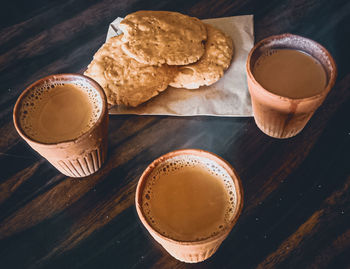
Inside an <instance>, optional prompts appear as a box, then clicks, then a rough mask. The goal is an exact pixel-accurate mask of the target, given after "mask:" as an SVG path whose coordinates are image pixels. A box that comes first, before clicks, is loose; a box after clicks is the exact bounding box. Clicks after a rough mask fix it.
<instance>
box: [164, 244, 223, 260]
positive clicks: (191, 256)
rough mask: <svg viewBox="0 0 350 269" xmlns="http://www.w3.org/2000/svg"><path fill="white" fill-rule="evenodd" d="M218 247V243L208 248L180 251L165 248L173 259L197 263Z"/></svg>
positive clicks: (209, 255)
mask: <svg viewBox="0 0 350 269" xmlns="http://www.w3.org/2000/svg"><path fill="white" fill-rule="evenodd" d="M218 248H219V245H217V246H215V247H212V248H208V249H200V250H196V251H192V252H190V251H188V252H181V251H174V250H168V249H166V250H167V251H168V252H169V253H170V255H171V256H173V257H174V258H175V259H177V260H179V261H182V262H186V263H197V262H202V261H204V260H206V259H208V258H210V257H211V256H212V255H213V254H214V253H215V252H216V250H217V249H218Z"/></svg>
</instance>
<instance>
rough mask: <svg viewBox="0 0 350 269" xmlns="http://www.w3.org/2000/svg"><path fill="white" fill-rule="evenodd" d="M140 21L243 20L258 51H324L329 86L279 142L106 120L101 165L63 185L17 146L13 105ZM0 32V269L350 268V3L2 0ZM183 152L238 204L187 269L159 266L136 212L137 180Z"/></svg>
mask: <svg viewBox="0 0 350 269" xmlns="http://www.w3.org/2000/svg"><path fill="white" fill-rule="evenodd" d="M139 9H158V10H173V11H179V12H182V13H185V14H188V15H191V16H196V17H199V18H201V19H204V18H215V17H224V16H234V15H243V14H254V26H255V40H256V41H259V40H261V39H262V38H264V37H267V36H269V35H273V34H279V33H284V32H290V33H294V34H299V35H303V36H306V37H309V38H311V39H314V40H316V41H318V42H320V43H321V44H322V45H324V46H325V47H326V48H327V49H328V50H329V51H330V52H331V54H332V55H333V56H334V58H335V61H336V63H337V65H338V79H337V82H336V85H335V87H334V88H333V90H332V91H331V92H330V94H329V95H328V97H327V99H326V101H325V103H324V104H323V105H322V106H321V107H320V108H319V109H318V111H317V112H316V114H315V115H314V116H313V118H312V119H311V121H310V122H309V124H308V125H307V126H306V127H305V129H304V130H303V131H302V133H300V134H299V135H297V136H296V137H294V138H291V139H287V140H278V139H273V138H270V137H268V136H266V135H264V134H263V133H262V132H261V131H260V130H259V129H258V128H257V127H256V125H255V123H254V120H253V118H221V117H165V116H115V115H114V116H110V128H109V155H108V160H107V163H106V164H105V165H104V166H103V168H102V170H100V171H99V172H98V173H96V174H94V175H92V176H90V177H88V178H84V179H72V178H67V177H65V176H63V175H62V174H60V173H59V172H57V171H56V170H55V169H54V168H53V167H52V166H51V165H50V164H49V163H48V162H47V161H46V160H44V159H43V158H42V157H40V156H39V155H38V154H36V153H35V152H34V151H33V150H32V149H31V148H29V146H28V145H27V144H26V143H25V142H24V141H23V140H22V139H20V137H19V135H18V134H17V133H16V131H15V129H14V126H13V122H12V109H13V106H14V103H15V101H16V99H17V97H18V96H19V94H20V93H21V92H22V90H23V89H24V88H25V87H26V86H28V85H29V84H30V83H32V82H34V81H35V80H37V79H39V78H41V77H43V76H46V75H49V74H53V73H62V72H76V73H82V71H83V70H84V69H85V68H86V66H87V64H88V63H89V62H90V60H91V57H92V55H93V54H94V52H95V51H96V50H97V49H98V48H99V47H100V46H101V44H102V43H103V42H104V39H105V35H106V31H107V28H108V24H109V23H110V22H111V21H112V20H113V19H114V18H116V17H117V16H125V15H126V14H128V13H130V12H133V11H136V10H139ZM0 20H1V29H0V36H1V40H0V72H1V73H0V74H1V75H0V82H1V84H0V85H1V98H0V267H1V268H150V267H151V268H185V267H191V268H192V267H194V268H197V267H198V268H255V267H258V268H348V267H349V266H350V256H349V254H350V253H349V250H350V225H349V223H350V195H349V194H350V192H349V190H350V171H349V167H350V156H349V152H350V147H349V144H350V143H349V140H350V128H349V127H350V124H349V123H350V120H349V116H350V102H349V95H350V90H349V85H350V65H349V60H350V42H349V36H350V30H349V29H350V28H349V26H350V2H349V1H345V0H344V1H326V0H322V1H306V0H305V1H303V0H296V1H280V0H272V1H261V0H249V1H243V0H237V1H226V0H202V1H190V0H186V1H185V0H181V1H176V2H175V1H160V0H159V1H157V0H153V1H139V0H134V1H127V0H123V1H115V0H104V1H92V0H90V1H84V0H72V1H66V2H65V3H63V1H59V0H54V1H44V0H35V1H21V0H12V1H10V0H7V1H6V3H3V4H2V10H1V16H0ZM180 148H201V149H205V150H208V151H211V152H214V153H216V154H218V155H220V156H221V157H223V158H224V159H226V160H227V161H228V162H230V163H231V164H232V165H233V166H234V167H235V168H236V170H237V171H238V173H239V175H240V177H241V178H242V182H243V187H244V194H245V200H244V209H243V212H242V215H241V217H240V218H239V220H238V223H237V225H236V226H235V227H234V229H233V230H232V232H231V233H230V235H229V237H228V238H227V240H225V241H224V243H223V244H222V245H221V247H220V248H219V250H218V251H217V253H216V254H215V255H214V256H213V257H212V258H210V259H209V260H207V261H205V262H203V263H200V264H195V265H187V264H185V263H181V262H179V261H177V260H175V259H174V258H172V257H171V256H170V255H168V254H167V253H166V251H165V250H163V249H162V248H161V247H160V246H159V245H158V244H157V243H156V242H155V241H154V240H153V239H152V238H151V237H150V236H149V235H148V234H147V232H146V231H145V230H144V229H143V228H142V226H141V224H140V222H139V220H138V217H137V215H136V210H135V207H134V193H135V188H136V184H137V181H138V178H139V176H140V175H141V173H142V171H143V170H144V169H145V167H146V166H147V165H148V164H149V163H150V162H151V161H152V160H153V159H155V158H157V157H158V156H160V155H162V154H164V153H166V152H169V151H172V150H175V149H180Z"/></svg>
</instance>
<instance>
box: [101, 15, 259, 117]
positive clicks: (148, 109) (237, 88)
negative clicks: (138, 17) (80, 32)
mask: <svg viewBox="0 0 350 269" xmlns="http://www.w3.org/2000/svg"><path fill="white" fill-rule="evenodd" d="M122 20H123V19H122V18H117V19H116V20H114V21H113V22H112V23H111V24H110V26H109V29H108V33H107V38H106V40H108V39H109V38H110V37H112V36H116V35H119V34H121V33H122V32H121V31H120V29H119V28H118V25H119V23H120V22H121V21H122ZM203 22H205V23H208V24H211V25H213V26H215V27H217V28H219V29H221V30H222V31H223V32H225V33H226V34H227V35H229V36H230V37H231V38H232V40H233V44H234V55H233V59H232V63H231V66H230V67H229V69H228V70H226V72H225V74H224V76H223V77H222V78H221V79H220V80H219V81H218V82H216V83H214V84H213V85H211V86H202V87H200V88H199V89H196V90H187V89H176V88H172V87H169V88H168V89H167V90H165V91H164V92H162V93H160V94H159V95H158V96H156V97H154V98H152V99H151V100H149V101H148V102H146V103H144V104H142V105H140V106H138V107H136V108H128V107H124V106H113V107H111V108H110V110H109V113H110V114H140V115H171V116H196V115H210V116H229V117H247V116H252V115H253V114H252V108H251V103H250V97H249V93H248V86H247V81H246V71H245V64H246V59H247V56H248V53H249V51H250V50H251V48H252V47H253V44H254V29H253V15H245V16H235V17H226V18H217V19H207V20H203Z"/></svg>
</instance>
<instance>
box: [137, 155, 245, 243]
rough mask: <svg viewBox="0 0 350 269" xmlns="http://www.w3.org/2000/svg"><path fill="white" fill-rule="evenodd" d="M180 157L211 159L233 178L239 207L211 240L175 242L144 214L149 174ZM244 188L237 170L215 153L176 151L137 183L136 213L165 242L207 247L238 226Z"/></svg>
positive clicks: (164, 157) (152, 167)
mask: <svg viewBox="0 0 350 269" xmlns="http://www.w3.org/2000/svg"><path fill="white" fill-rule="evenodd" d="M178 155H194V156H200V157H207V158H210V160H213V161H215V162H216V163H217V164H218V165H220V166H221V167H222V168H224V169H225V170H226V171H227V172H228V173H229V175H230V176H231V177H232V181H233V184H234V186H235V190H236V195H237V206H236V209H235V212H234V216H233V218H232V220H231V222H230V223H229V224H228V225H227V226H226V227H225V228H224V229H223V230H222V231H220V232H219V233H218V234H216V235H214V236H211V237H209V238H206V239H203V240H196V241H181V240H175V239H172V238H169V237H166V236H164V235H162V234H161V233H159V232H158V231H157V230H155V229H154V228H153V227H152V226H151V225H150V224H149V223H148V221H147V219H146V217H145V216H144V214H143V210H142V206H141V201H142V198H141V197H142V190H143V188H144V184H145V183H146V182H147V177H148V176H149V174H150V173H151V172H152V171H153V169H154V168H155V167H157V165H159V164H160V163H162V162H163V161H165V160H167V159H170V158H172V157H175V156H178ZM243 200H244V199H243V187H242V182H241V179H240V178H239V176H238V174H237V172H236V170H235V169H234V168H233V167H232V166H231V164H229V163H228V162H227V161H226V160H224V159H223V158H221V157H220V156H218V155H216V154H215V153H212V152H209V151H206V150H202V149H179V150H174V151H171V152H168V153H166V154H164V155H162V156H160V157H158V158H157V159H155V160H154V161H153V162H152V163H150V164H149V165H148V166H147V168H146V169H145V170H144V172H143V173H142V175H141V176H140V179H139V181H138V183H137V188H136V193H135V205H136V211H137V214H138V216H139V218H140V220H141V222H142V224H143V225H144V226H145V227H146V229H147V230H148V231H151V232H152V233H154V234H156V235H157V236H158V237H159V238H161V239H163V240H164V241H167V242H169V243H172V244H177V245H182V246H193V245H205V244H207V243H211V242H213V241H216V240H219V239H221V238H224V237H226V236H227V235H228V234H229V233H230V231H231V230H232V228H233V226H234V225H235V224H236V222H237V220H238V218H239V216H240V214H241V213H242V209H243Z"/></svg>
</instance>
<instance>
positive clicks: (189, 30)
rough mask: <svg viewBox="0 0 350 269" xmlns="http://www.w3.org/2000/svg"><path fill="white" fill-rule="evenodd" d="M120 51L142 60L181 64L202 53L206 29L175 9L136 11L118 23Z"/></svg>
mask: <svg viewBox="0 0 350 269" xmlns="http://www.w3.org/2000/svg"><path fill="white" fill-rule="evenodd" d="M119 28H120V29H121V30H122V31H123V33H124V37H123V40H122V41H123V43H124V44H123V47H122V48H123V51H124V52H125V53H126V54H128V55H129V56H130V57H132V58H134V59H136V60H137V61H139V62H141V63H147V64H151V65H160V64H164V63H166V64H168V65H184V64H190V63H193V62H196V61H198V60H199V58H200V57H201V56H202V55H203V53H204V41H205V40H206V39H207V31H206V28H205V26H204V24H203V23H202V22H201V21H200V20H199V19H197V18H194V17H189V16H187V15H183V14H180V13H177V12H168V11H137V12H135V13H131V14H129V15H127V16H126V17H125V19H124V20H123V21H121V23H120V24H119Z"/></svg>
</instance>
